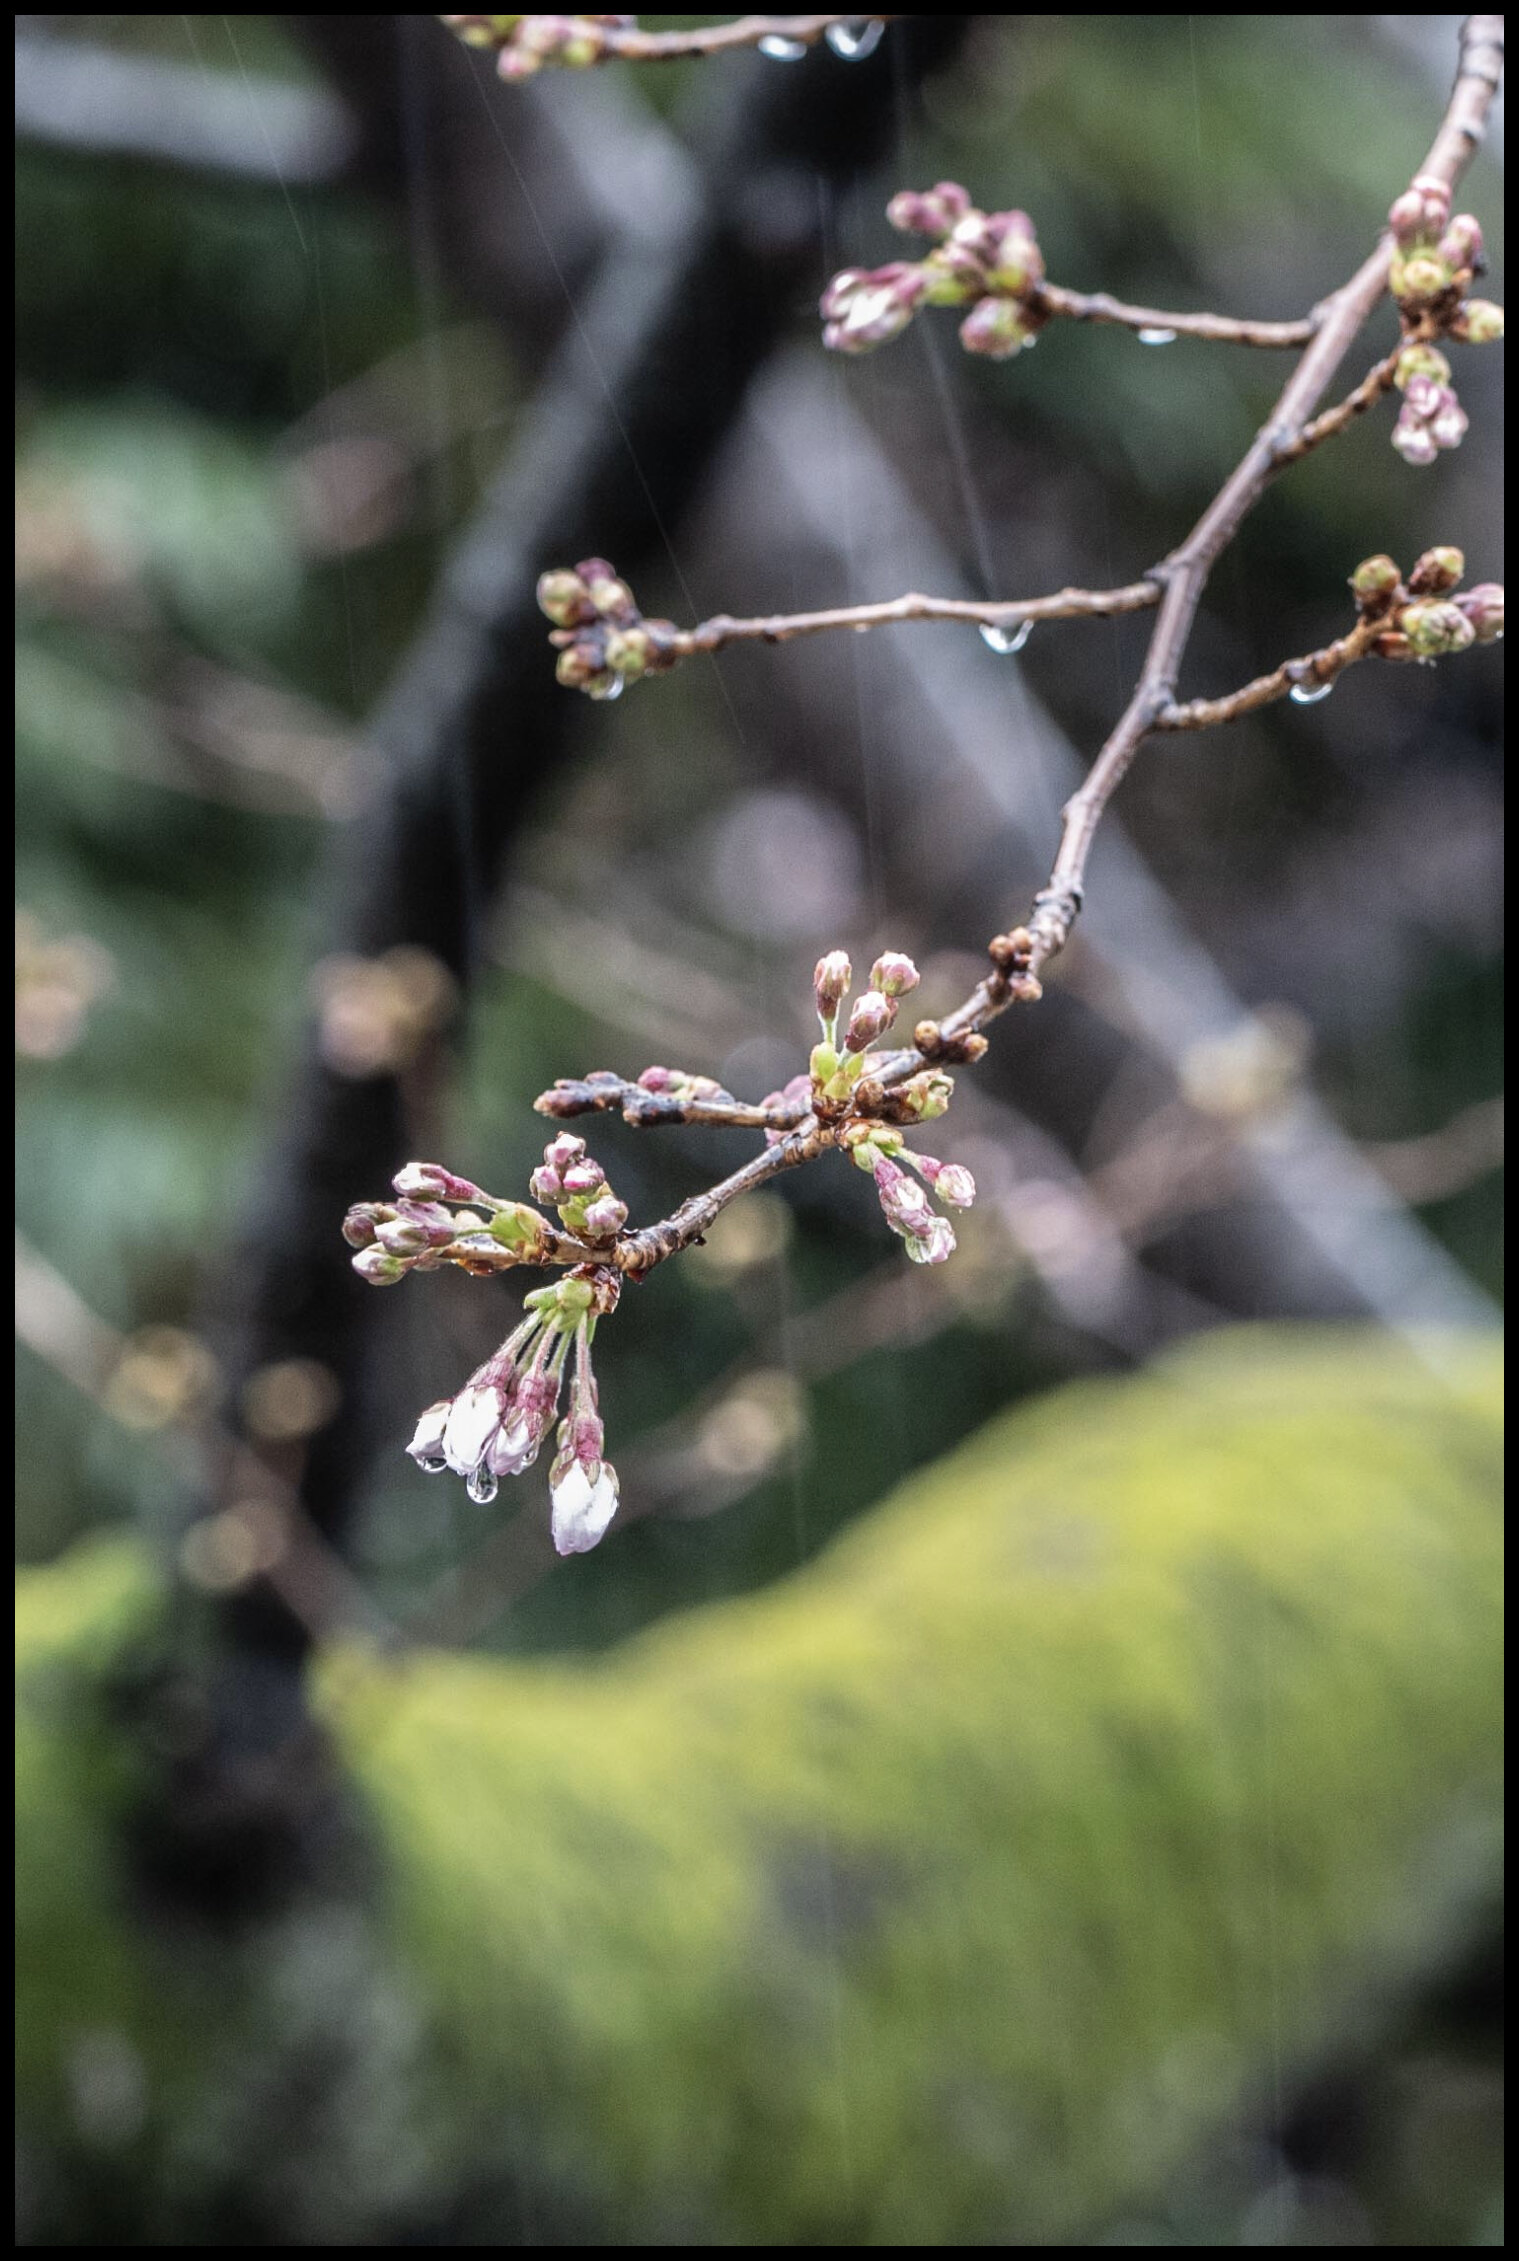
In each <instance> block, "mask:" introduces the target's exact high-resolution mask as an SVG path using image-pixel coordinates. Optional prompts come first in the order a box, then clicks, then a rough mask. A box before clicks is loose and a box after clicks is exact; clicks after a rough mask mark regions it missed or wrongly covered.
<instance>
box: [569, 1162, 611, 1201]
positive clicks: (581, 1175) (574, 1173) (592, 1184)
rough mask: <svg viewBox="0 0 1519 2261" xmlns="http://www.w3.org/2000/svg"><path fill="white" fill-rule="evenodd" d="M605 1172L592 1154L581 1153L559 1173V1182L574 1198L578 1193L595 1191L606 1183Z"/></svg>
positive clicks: (572, 1198) (571, 1197)
mask: <svg viewBox="0 0 1519 2261" xmlns="http://www.w3.org/2000/svg"><path fill="white" fill-rule="evenodd" d="M606 1180H607V1174H606V1171H605V1170H604V1169H603V1168H602V1166H601V1164H600V1163H599V1162H598V1161H597V1160H596V1159H595V1157H594V1155H590V1154H583V1155H582V1156H581V1157H580V1159H579V1160H578V1161H575V1162H571V1163H570V1164H569V1166H568V1168H567V1169H563V1170H561V1171H560V1173H559V1182H560V1184H561V1185H562V1186H563V1187H564V1190H565V1192H566V1194H567V1195H568V1196H569V1197H570V1199H571V1200H574V1199H575V1197H576V1196H577V1195H578V1194H584V1193H595V1192H597V1191H598V1190H599V1189H600V1188H601V1187H602V1186H604V1185H605V1184H606Z"/></svg>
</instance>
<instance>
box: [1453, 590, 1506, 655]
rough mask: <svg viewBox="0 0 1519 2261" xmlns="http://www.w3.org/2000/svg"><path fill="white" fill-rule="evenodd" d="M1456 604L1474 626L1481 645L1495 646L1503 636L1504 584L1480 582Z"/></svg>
mask: <svg viewBox="0 0 1519 2261" xmlns="http://www.w3.org/2000/svg"><path fill="white" fill-rule="evenodd" d="M1456 603H1457V604H1458V605H1459V606H1460V608H1461V610H1462V611H1463V612H1464V613H1465V615H1466V617H1467V619H1468V620H1469V621H1470V622H1471V624H1472V629H1473V632H1474V633H1475V635H1476V638H1477V641H1478V643H1479V644H1495V643H1496V642H1497V641H1498V638H1499V637H1500V636H1501V635H1502V634H1503V584H1502V583H1501V582H1499V581H1479V582H1478V583H1477V585H1476V587H1475V588H1472V589H1468V590H1467V592H1466V594H1465V596H1464V597H1457V599H1456Z"/></svg>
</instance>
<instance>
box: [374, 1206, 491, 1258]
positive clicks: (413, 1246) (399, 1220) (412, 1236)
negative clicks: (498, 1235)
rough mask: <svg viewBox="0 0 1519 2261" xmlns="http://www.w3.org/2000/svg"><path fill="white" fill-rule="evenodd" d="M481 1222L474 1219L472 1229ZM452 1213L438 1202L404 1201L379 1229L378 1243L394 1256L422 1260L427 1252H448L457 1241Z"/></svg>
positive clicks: (377, 1229)
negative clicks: (447, 1249) (436, 1250)
mask: <svg viewBox="0 0 1519 2261" xmlns="http://www.w3.org/2000/svg"><path fill="white" fill-rule="evenodd" d="M478 1222H479V1220H478V1219H477V1218H473V1217H472V1218H471V1219H470V1223H471V1225H475V1224H477V1223H478ZM457 1233H458V1227H457V1226H456V1225H455V1223H454V1218H453V1214H452V1212H451V1211H450V1210H448V1209H444V1208H441V1207H440V1206H439V1204H438V1203H437V1202H435V1201H403V1202H402V1203H401V1204H400V1207H399V1208H398V1210H397V1212H396V1214H395V1215H394V1216H393V1217H386V1218H382V1219H381V1220H380V1221H379V1222H378V1223H377V1224H376V1226H375V1239H376V1240H377V1241H378V1242H379V1244H380V1246H381V1247H382V1248H386V1249H389V1251H390V1253H391V1255H392V1256H419V1255H421V1253H422V1251H423V1250H424V1249H427V1248H446V1247H447V1246H448V1244H449V1242H450V1241H451V1240H453V1239H455V1238H456V1237H457Z"/></svg>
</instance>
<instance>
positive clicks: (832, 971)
mask: <svg viewBox="0 0 1519 2261" xmlns="http://www.w3.org/2000/svg"><path fill="white" fill-rule="evenodd" d="M853 979H854V968H853V966H851V964H850V963H849V953H848V951H847V950H830V951H828V952H827V954H826V955H825V956H824V957H821V958H819V960H818V962H817V964H816V965H815V966H814V967H813V969H812V996H813V1002H814V1003H815V1004H816V1006H817V1014H818V1019H819V1020H820V1021H821V1022H822V1024H823V1027H824V1029H825V1030H827V1031H830V1032H831V1030H832V1027H833V1023H834V1021H835V1019H836V1018H837V1016H838V1010H839V1007H840V1005H842V1004H843V1002H844V999H845V998H846V997H847V996H848V995H849V984H850V983H851V982H852V981H853Z"/></svg>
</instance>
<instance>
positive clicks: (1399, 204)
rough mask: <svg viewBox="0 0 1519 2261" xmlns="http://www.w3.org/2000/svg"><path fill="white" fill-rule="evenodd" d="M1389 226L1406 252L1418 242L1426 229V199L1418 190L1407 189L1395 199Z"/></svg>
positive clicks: (1388, 218) (1388, 219)
mask: <svg viewBox="0 0 1519 2261" xmlns="http://www.w3.org/2000/svg"><path fill="white" fill-rule="evenodd" d="M1387 224H1388V226H1389V227H1390V228H1391V229H1392V232H1393V234H1394V235H1395V236H1396V237H1397V239H1398V242H1399V243H1400V244H1401V245H1402V246H1403V248H1404V249H1405V250H1407V249H1409V248H1410V246H1411V245H1413V244H1415V243H1417V242H1418V240H1419V237H1420V235H1421V233H1422V232H1423V228H1424V199H1423V198H1422V197H1421V196H1420V195H1419V193H1418V191H1417V190H1416V189H1411V188H1406V189H1404V191H1403V193H1402V195H1401V196H1395V197H1394V198H1393V201H1392V206H1391V208H1390V210H1389V212H1388V214H1387Z"/></svg>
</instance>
